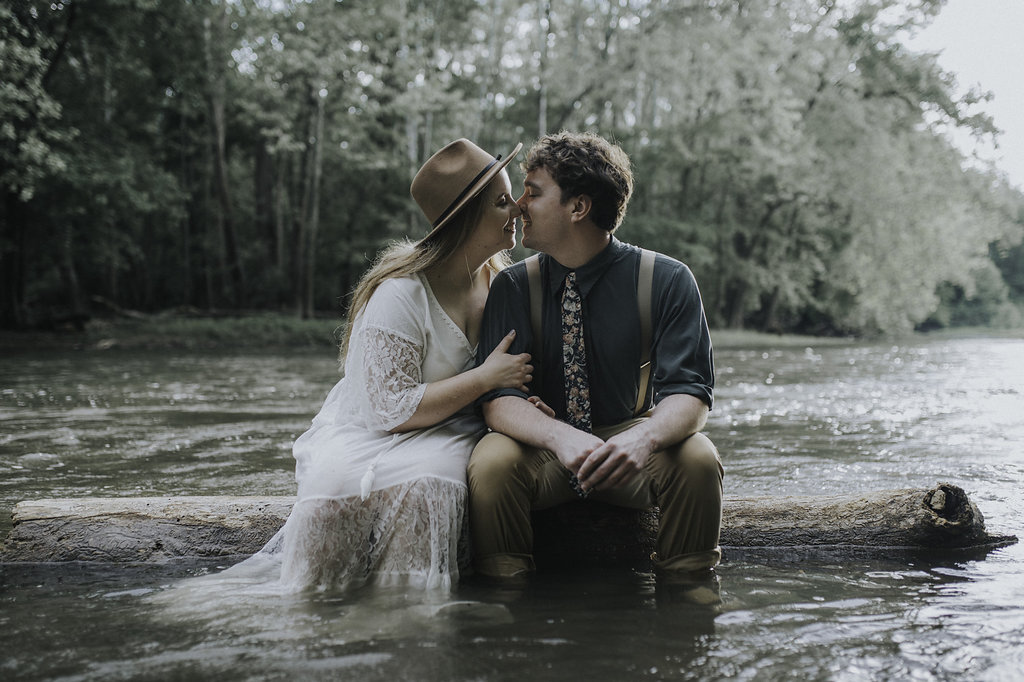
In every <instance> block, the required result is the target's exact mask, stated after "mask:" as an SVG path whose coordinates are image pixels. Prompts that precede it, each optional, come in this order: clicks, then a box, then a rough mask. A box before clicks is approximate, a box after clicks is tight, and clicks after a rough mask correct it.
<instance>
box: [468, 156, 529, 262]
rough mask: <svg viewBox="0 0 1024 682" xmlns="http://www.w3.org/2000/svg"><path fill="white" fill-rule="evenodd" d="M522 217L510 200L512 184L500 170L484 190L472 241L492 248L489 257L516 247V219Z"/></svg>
mask: <svg viewBox="0 0 1024 682" xmlns="http://www.w3.org/2000/svg"><path fill="white" fill-rule="evenodd" d="M520 215H522V211H520V210H519V206H517V205H516V202H515V200H514V199H513V198H512V183H511V182H510V181H509V179H508V173H507V172H506V171H505V170H504V169H502V171H501V172H500V173H498V175H496V176H495V178H494V179H493V180H491V183H490V184H489V185H487V189H485V190H484V207H483V213H482V214H481V216H480V223H479V224H478V225H477V226H476V230H475V231H474V235H473V237H474V239H475V240H479V243H480V244H481V246H483V245H487V246H488V247H491V248H493V251H492V252H491V255H494V254H495V253H498V252H499V251H506V250H508V249H511V248H512V247H514V246H515V245H516V218H518V217H519V216H520Z"/></svg>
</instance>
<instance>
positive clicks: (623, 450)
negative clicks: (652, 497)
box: [576, 425, 654, 491]
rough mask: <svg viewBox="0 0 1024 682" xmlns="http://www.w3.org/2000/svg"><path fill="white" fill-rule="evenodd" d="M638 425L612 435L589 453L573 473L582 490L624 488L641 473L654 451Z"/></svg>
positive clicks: (652, 443)
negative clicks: (622, 486)
mask: <svg viewBox="0 0 1024 682" xmlns="http://www.w3.org/2000/svg"><path fill="white" fill-rule="evenodd" d="M641 426H642V425H638V426H635V427H633V428H631V429H629V430H627V431H623V432H622V433H619V434H616V435H614V436H612V437H611V438H609V439H608V440H607V441H606V442H605V443H604V444H603V445H601V446H600V447H598V448H595V449H594V450H592V451H591V452H590V454H589V455H588V456H587V457H586V459H585V460H584V461H583V462H582V463H581V465H580V467H579V470H578V471H576V476H577V478H579V481H580V485H581V486H582V487H583V490H584V491H588V490H609V489H611V488H615V487H616V486H620V485H624V484H626V483H629V482H630V481H631V480H633V478H634V477H635V476H636V475H637V474H639V473H640V472H641V471H643V468H644V465H645V464H647V460H648V458H649V457H650V456H651V453H652V452H654V442H653V441H652V440H651V439H650V438H649V437H647V436H646V434H645V431H646V429H643V428H641Z"/></svg>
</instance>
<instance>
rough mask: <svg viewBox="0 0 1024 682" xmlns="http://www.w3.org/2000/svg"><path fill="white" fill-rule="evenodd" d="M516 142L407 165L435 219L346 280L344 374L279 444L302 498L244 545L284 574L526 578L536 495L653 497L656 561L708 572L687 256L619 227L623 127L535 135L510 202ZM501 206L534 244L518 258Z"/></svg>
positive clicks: (708, 512) (433, 582)
mask: <svg viewBox="0 0 1024 682" xmlns="http://www.w3.org/2000/svg"><path fill="white" fill-rule="evenodd" d="M521 147H522V145H521V144H520V145H517V146H516V147H515V149H514V150H513V151H512V153H511V154H509V155H508V156H507V157H506V158H504V159H502V158H501V157H500V156H499V157H494V156H492V155H490V154H489V153H487V152H485V151H484V150H482V149H480V148H479V147H478V146H476V145H475V144H473V143H472V142H470V141H468V140H465V139H461V140H457V141H455V142H452V143H451V144H449V145H447V146H446V147H444V148H443V149H441V150H440V151H438V152H437V153H436V154H434V156H432V157H431V158H430V159H429V160H428V161H427V162H426V163H425V164H424V165H423V167H422V168H420V170H419V171H418V173H417V174H416V177H415V178H414V180H413V183H412V188H411V192H412V196H413V198H414V199H415V200H416V203H417V204H418V205H419V207H420V208H421V209H422V211H423V213H424V215H425V216H426V218H427V220H428V221H429V223H430V232H429V234H427V236H426V237H424V238H422V239H420V240H419V241H417V242H415V243H411V242H408V241H406V242H402V243H399V244H396V245H393V246H392V247H390V248H389V249H388V250H386V251H385V252H384V253H383V254H382V255H381V256H380V257H379V258H378V260H377V262H376V263H375V265H374V266H373V267H372V268H371V269H370V270H369V271H368V272H367V273H366V275H364V277H363V278H362V280H361V281H360V283H359V285H358V287H357V289H356V291H355V294H354V296H353V300H352V303H351V308H350V311H349V326H348V329H347V334H346V338H345V340H344V344H343V353H344V378H343V379H342V380H341V381H340V382H339V383H338V384H337V385H336V386H335V387H334V388H333V389H332V390H331V392H330V394H329V395H328V397H327V399H326V401H325V403H324V405H323V408H322V409H321V411H320V413H319V414H318V415H317V416H316V418H315V419H314V420H313V424H312V427H311V428H310V429H309V431H307V432H306V433H304V434H303V435H302V436H301V437H299V438H298V440H297V441H296V442H295V445H294V455H295V458H296V477H297V480H298V500H297V502H296V504H295V506H294V507H293V509H292V512H291V515H290V516H289V518H288V521H287V522H286V523H285V525H284V527H283V528H282V529H281V531H280V532H279V533H278V534H277V535H276V536H275V537H274V539H273V540H271V542H270V543H268V545H267V546H266V547H265V548H264V550H262V552H260V553H259V554H260V555H263V557H264V558H265V557H268V556H269V557H274V558H275V561H276V562H278V563H279V565H280V574H279V577H280V581H281V582H282V583H283V584H284V585H285V586H287V587H289V588H294V589H303V588H306V587H312V586H317V587H330V588H345V587H349V586H355V585H359V584H363V583H367V582H374V583H385V584H390V583H400V584H415V585H422V586H425V587H441V588H447V587H450V586H451V585H452V584H453V583H454V582H456V581H457V580H458V579H459V575H460V572H462V573H463V574H465V573H466V569H468V568H469V565H470V562H472V565H473V567H474V569H475V572H476V574H478V575H482V576H487V577H493V578H497V579H507V578H513V579H514V578H517V577H521V576H525V575H529V574H530V573H531V572H532V571H533V570H534V569H535V566H534V562H533V556H532V554H533V529H532V527H531V513H532V512H533V511H534V510H536V509H544V508H550V507H554V506H556V505H560V504H562V503H565V502H569V501H571V500H575V499H579V498H587V499H594V500H601V501H604V502H608V503H612V504H615V505H618V506H624V507H632V508H649V507H652V506H657V507H659V508H660V510H661V514H660V526H659V529H658V534H657V539H656V543H655V550H656V551H655V554H654V555H652V559H653V567H654V569H655V571H656V572H658V573H664V574H667V575H676V574H679V575H682V574H685V575H693V574H696V575H698V576H699V575H712V569H713V567H714V566H715V565H716V564H717V563H718V561H719V559H720V556H721V554H720V551H719V547H718V542H719V532H720V526H721V516H722V474H723V471H722V466H721V462H720V460H719V457H718V453H717V451H716V450H715V447H714V445H713V444H712V443H711V441H710V440H708V439H707V438H706V437H705V436H704V435H703V434H701V433H699V431H700V429H701V428H702V427H703V426H704V424H705V421H706V418H707V413H708V410H709V409H710V406H711V403H712V391H713V385H714V370H713V366H712V351H711V340H710V335H709V332H708V327H707V322H706V320H705V316H704V310H703V307H702V303H701V298H700V294H699V291H698V288H697V284H696V282H695V281H694V278H693V275H692V274H691V272H690V270H689V269H688V268H687V267H686V266H685V265H683V264H682V263H680V262H679V261H677V260H675V259H673V258H670V257H667V256H664V255H662V254H654V253H653V252H650V251H644V250H642V249H639V248H637V247H635V246H631V245H628V244H625V243H623V242H621V241H619V240H618V239H617V238H616V237H615V236H614V233H615V230H616V228H617V227H618V226H619V224H620V223H621V221H622V219H623V216H624V215H625V213H626V206H627V203H628V201H629V198H630V195H631V193H632V189H633V178H632V172H631V169H630V162H629V159H628V157H627V156H626V154H625V153H624V152H623V151H622V149H620V148H619V147H618V146H616V145H614V144H611V143H609V142H608V141H607V140H604V139H603V138H601V137H598V136H596V135H593V134H577V133H560V134H557V135H549V136H546V137H544V138H542V139H541V140H539V141H538V142H537V143H536V144H535V145H534V146H533V148H532V149H531V150H530V151H529V152H528V154H527V155H526V158H525V162H524V163H523V165H522V168H523V170H524V171H525V174H526V176H525V181H524V183H523V184H524V192H523V194H522V196H520V197H519V199H514V198H513V197H512V196H511V193H512V186H511V182H510V179H509V175H508V173H507V171H506V168H505V167H506V166H507V165H508V164H509V162H510V161H511V160H512V159H513V158H514V157H515V156H516V155H517V154H518V152H519V151H520V149H521ZM517 218H518V219H521V221H522V224H523V245H524V246H526V247H529V248H531V249H534V250H536V251H539V252H540V254H539V255H537V256H533V257H531V258H528V259H526V260H525V261H523V262H520V263H516V264H514V265H513V264H510V263H509V258H508V255H507V251H508V250H509V249H511V248H512V247H513V246H515V243H516V220H517ZM648 377H651V380H650V381H649V382H648ZM481 411H482V416H483V420H481V418H480V414H481Z"/></svg>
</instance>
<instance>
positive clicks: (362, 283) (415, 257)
mask: <svg viewBox="0 0 1024 682" xmlns="http://www.w3.org/2000/svg"><path fill="white" fill-rule="evenodd" d="M488 186H489V185H488ZM486 195H487V192H486V190H484V191H482V192H480V193H479V194H477V195H476V196H475V197H473V199H472V200H470V201H469V203H467V204H466V205H465V206H464V207H463V208H462V210H461V211H459V212H458V213H456V214H455V215H454V216H452V218H451V219H450V221H449V222H448V224H447V225H446V226H445V227H444V229H442V230H441V231H439V232H438V233H437V234H435V235H434V236H433V237H431V238H430V239H425V240H422V241H419V242H413V241H411V240H409V239H408V238H406V239H401V240H399V241H395V242H392V243H391V244H389V245H388V246H387V247H386V248H385V249H384V250H383V251H381V253H380V254H379V255H378V256H377V260H376V261H374V264H373V265H372V266H371V267H370V269H369V270H367V271H366V272H365V273H364V274H363V276H362V277H361V278H360V279H359V283H358V284H357V285H356V288H355V290H354V292H353V293H352V301H351V303H350V304H349V308H348V315H347V324H346V325H345V333H344V335H343V336H342V339H341V343H340V345H339V349H338V359H339V360H340V361H342V362H344V360H345V354H346V353H347V352H348V345H349V341H350V340H351V338H352V324H353V323H354V322H355V319H356V317H357V316H358V315H359V313H361V312H362V311H363V308H365V307H366V304H367V303H369V302H370V298H371V297H372V296H373V294H374V292H375V291H377V287H379V286H380V285H381V284H382V283H383V282H384V281H385V280H388V279H392V278H398V277H406V276H408V275H414V274H416V273H419V272H423V271H424V270H427V269H428V268H431V267H433V266H434V265H437V264H438V263H440V262H442V261H444V260H445V259H446V258H448V256H450V255H451V254H453V253H455V251H456V250H458V249H459V247H461V246H462V245H463V244H464V243H465V242H466V240H467V239H468V238H469V236H470V234H472V232H473V228H475V227H476V225H477V223H479V222H480V218H481V216H482V215H483V212H484V200H485V197H486ZM511 264H512V259H511V257H510V256H509V255H508V252H507V251H499V252H498V253H496V254H494V255H493V256H491V258H490V259H489V260H488V261H487V262H486V263H485V264H484V265H485V267H487V268H489V269H490V270H491V273H492V274H493V273H496V272H498V271H499V270H502V269H504V268H506V267H508V266H509V265H511Z"/></svg>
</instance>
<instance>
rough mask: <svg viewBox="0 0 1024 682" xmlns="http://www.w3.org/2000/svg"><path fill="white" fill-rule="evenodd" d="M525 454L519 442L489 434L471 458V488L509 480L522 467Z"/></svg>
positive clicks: (478, 444) (481, 440) (469, 468)
mask: <svg viewBox="0 0 1024 682" xmlns="http://www.w3.org/2000/svg"><path fill="white" fill-rule="evenodd" d="M525 454H526V451H525V448H524V447H523V445H522V444H521V443H519V442H518V441H516V440H514V439H512V438H509V437H508V436H506V435H505V434H503V433H497V432H494V431H492V432H491V433H488V434H487V435H486V436H484V437H483V438H481V439H480V442H479V443H477V445H476V447H475V448H474V449H473V454H472V455H470V457H469V465H468V467H467V469H466V472H467V476H468V478H469V485H470V488H471V489H472V488H473V487H475V486H477V485H481V484H484V485H486V484H488V482H494V481H502V480H507V479H508V477H509V476H511V475H513V474H514V473H515V471H516V469H517V468H518V467H520V466H521V465H522V461H523V459H524V456H525Z"/></svg>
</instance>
